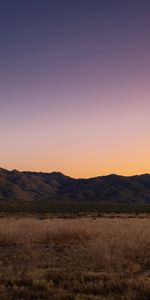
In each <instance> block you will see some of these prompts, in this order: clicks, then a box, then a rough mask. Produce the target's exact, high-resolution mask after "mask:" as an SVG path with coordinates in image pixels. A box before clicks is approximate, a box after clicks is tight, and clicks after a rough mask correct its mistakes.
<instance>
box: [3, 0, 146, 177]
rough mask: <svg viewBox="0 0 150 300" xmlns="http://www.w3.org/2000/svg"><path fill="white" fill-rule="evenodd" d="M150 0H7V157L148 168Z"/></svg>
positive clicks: (38, 167) (87, 172)
mask: <svg viewBox="0 0 150 300" xmlns="http://www.w3.org/2000/svg"><path fill="white" fill-rule="evenodd" d="M149 31H150V1H149V0H140V1H139V0H136V1H135V0H101V1H99V0H52V1H50V0H42V1H41V0H13V1H12V0H1V1H0V138H1V144H0V166H1V167H3V168H7V169H9V170H11V169H18V170H31V171H43V172H51V171H60V172H63V173H64V174H66V175H69V176H72V177H76V178H79V177H85V178H87V177H94V176H98V175H106V174H110V173H117V174H122V175H133V174H141V173H150V34H149Z"/></svg>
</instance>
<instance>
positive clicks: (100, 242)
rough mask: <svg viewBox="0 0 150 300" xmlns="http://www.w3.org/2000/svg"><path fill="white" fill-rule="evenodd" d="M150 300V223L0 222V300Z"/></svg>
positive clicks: (127, 220) (87, 219) (100, 220)
mask: <svg viewBox="0 0 150 300" xmlns="http://www.w3.org/2000/svg"><path fill="white" fill-rule="evenodd" d="M14 299H15V300H49V299H52V300H96V299H97V300H148V299H150V218H127V217H126V218H114V217H113V218H107V217H105V218H92V217H83V218H76V219H70V218H68V219H62V218H47V219H39V218H27V217H26V218H17V217H11V218H8V217H3V218H2V217H1V218H0V300H14Z"/></svg>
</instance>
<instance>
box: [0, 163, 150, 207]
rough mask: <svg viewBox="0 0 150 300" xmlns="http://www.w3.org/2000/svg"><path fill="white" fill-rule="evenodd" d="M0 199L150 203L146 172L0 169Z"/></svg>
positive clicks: (149, 176) (149, 183) (149, 177)
mask: <svg viewBox="0 0 150 300" xmlns="http://www.w3.org/2000/svg"><path fill="white" fill-rule="evenodd" d="M0 200H12V201H13V200H18V201H20V200H25V201H32V200H43V201H44V200H70V201H71V200H74V201H91V202H111V203H116V202H118V203H127V204H130V203H131V204H133V203H135V204H136V203H144V204H150V174H148V173H145V174H141V175H132V176H123V175H117V174H109V175H104V176H96V177H92V178H87V179H86V178H78V179H77V178H73V177H70V176H66V175H64V174H63V173H61V172H51V173H47V172H32V171H18V170H12V171H9V170H6V169H3V168H0Z"/></svg>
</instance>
